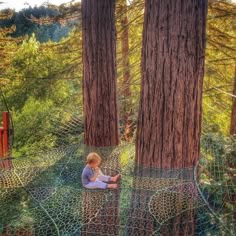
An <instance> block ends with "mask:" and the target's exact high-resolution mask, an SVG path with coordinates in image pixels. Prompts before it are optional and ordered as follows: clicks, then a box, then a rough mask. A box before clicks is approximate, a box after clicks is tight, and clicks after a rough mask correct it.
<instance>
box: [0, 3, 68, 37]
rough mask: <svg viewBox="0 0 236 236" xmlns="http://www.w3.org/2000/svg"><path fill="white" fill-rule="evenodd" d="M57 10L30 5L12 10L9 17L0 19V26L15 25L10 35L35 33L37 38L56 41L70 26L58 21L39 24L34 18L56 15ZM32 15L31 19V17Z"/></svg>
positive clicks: (18, 35)
mask: <svg viewBox="0 0 236 236" xmlns="http://www.w3.org/2000/svg"><path fill="white" fill-rule="evenodd" d="M58 15H59V12H58V11H57V10H55V9H51V8H48V7H44V6H42V7H34V8H32V7H30V8H26V9H23V10H21V11H19V12H14V14H13V15H12V17H11V18H8V19H2V20H0V27H1V28H3V27H11V26H13V25H15V27H16V30H15V31H14V32H12V33H11V36H12V37H20V36H24V35H29V36H31V35H32V34H33V33H35V35H36V38H37V40H39V41H40V42H46V41H48V40H52V41H55V42H58V41H59V40H60V39H61V38H62V37H65V36H67V35H68V33H69V32H70V30H71V27H68V26H67V25H64V26H62V25H61V24H60V23H59V22H51V23H50V24H45V25H42V24H39V22H36V20H33V19H40V18H42V17H47V18H51V17H57V16H58ZM32 17H33V19H32Z"/></svg>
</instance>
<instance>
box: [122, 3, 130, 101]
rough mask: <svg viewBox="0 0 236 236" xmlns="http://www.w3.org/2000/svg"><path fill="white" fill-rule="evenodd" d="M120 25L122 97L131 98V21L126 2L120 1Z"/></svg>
mask: <svg viewBox="0 0 236 236" xmlns="http://www.w3.org/2000/svg"><path fill="white" fill-rule="evenodd" d="M120 14H121V17H120V24H121V50H122V66H123V81H122V84H123V86H122V87H123V88H124V90H123V91H122V95H123V96H124V97H130V96H131V90H130V78H131V77H130V68H129V66H130V62H129V25H128V23H129V21H128V16H127V5H126V0H122V1H120Z"/></svg>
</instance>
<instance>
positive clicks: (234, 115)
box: [230, 65, 236, 135]
mask: <svg viewBox="0 0 236 236" xmlns="http://www.w3.org/2000/svg"><path fill="white" fill-rule="evenodd" d="M233 96H234V97H233V104H232V111H231V122H230V134H231V135H235V134H236V65H235V69H234V88H233Z"/></svg>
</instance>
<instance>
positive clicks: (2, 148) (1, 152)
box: [0, 111, 11, 169]
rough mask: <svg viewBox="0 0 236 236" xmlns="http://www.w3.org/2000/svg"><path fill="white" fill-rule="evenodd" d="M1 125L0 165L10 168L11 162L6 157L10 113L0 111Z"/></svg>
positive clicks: (7, 154)
mask: <svg viewBox="0 0 236 236" xmlns="http://www.w3.org/2000/svg"><path fill="white" fill-rule="evenodd" d="M2 121H3V127H1V128H0V157H2V158H4V160H3V161H1V163H0V167H2V168H4V169H10V166H11V163H10V161H9V160H8V159H7V158H8V157H9V131H10V114H9V112H6V111H5V112H3V113H2Z"/></svg>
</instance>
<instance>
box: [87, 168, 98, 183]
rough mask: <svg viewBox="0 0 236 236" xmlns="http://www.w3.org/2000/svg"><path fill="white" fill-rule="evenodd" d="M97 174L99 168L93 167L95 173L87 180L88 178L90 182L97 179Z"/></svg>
mask: <svg viewBox="0 0 236 236" xmlns="http://www.w3.org/2000/svg"><path fill="white" fill-rule="evenodd" d="M98 174H99V168H97V169H95V174H94V176H93V177H92V178H90V179H89V180H90V181H91V182H94V181H95V180H96V179H97V177H98Z"/></svg>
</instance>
